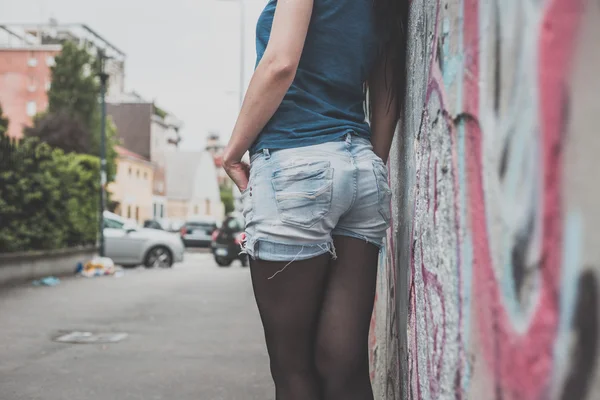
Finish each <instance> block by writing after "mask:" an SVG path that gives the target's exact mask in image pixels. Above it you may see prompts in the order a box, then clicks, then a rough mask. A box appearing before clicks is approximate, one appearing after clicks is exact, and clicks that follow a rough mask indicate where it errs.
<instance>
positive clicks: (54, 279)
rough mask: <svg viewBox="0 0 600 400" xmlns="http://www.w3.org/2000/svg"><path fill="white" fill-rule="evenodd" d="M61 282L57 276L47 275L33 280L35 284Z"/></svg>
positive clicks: (52, 284) (51, 284)
mask: <svg viewBox="0 0 600 400" xmlns="http://www.w3.org/2000/svg"><path fill="white" fill-rule="evenodd" d="M59 283H60V279H58V278H57V277H55V276H47V277H45V278H42V279H38V280H36V281H33V282H32V284H33V286H56V285H58V284H59Z"/></svg>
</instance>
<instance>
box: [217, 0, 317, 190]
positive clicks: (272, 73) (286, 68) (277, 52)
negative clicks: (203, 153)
mask: <svg viewBox="0 0 600 400" xmlns="http://www.w3.org/2000/svg"><path fill="white" fill-rule="evenodd" d="M312 8H313V0H279V1H278V3H277V8H276V10H275V16H274V18H273V27H272V28H271V36H270V39H269V43H268V45H267V48H266V50H265V54H264V55H263V57H262V59H261V61H260V63H259V64H258V66H257V67H256V70H255V71H254V75H252V79H251V80H250V85H249V86H248V91H247V92H246V96H245V98H244V102H243V104H242V109H241V111H240V115H239V117H238V119H237V122H236V124H235V127H234V128H233V134H232V135H231V139H230V140H229V144H228V145H227V148H226V149H225V154H224V157H223V162H224V166H225V170H226V171H227V173H228V174H229V176H230V177H231V179H233V181H234V182H235V184H236V185H237V186H238V187H239V188H240V189H241V190H243V189H245V188H246V186H247V185H248V166H247V165H244V164H243V163H242V162H241V161H240V160H241V159H242V157H243V155H244V154H245V153H246V151H248V149H249V148H250V146H251V145H252V143H254V141H255V140H256V137H257V136H258V134H259V133H260V131H261V130H262V129H263V128H264V126H265V125H266V124H267V122H269V120H270V119H271V117H272V116H273V114H275V111H277V108H278V107H279V105H280V104H281V101H282V100H283V97H284V96H285V94H286V92H287V91H288V89H289V88H290V85H291V84H292V82H293V81H294V77H295V76H296V71H297V69H298V64H299V62H300V57H301V55H302V50H303V48H304V42H305V40H306V34H307V32H308V26H309V24H310V17H311V15H312Z"/></svg>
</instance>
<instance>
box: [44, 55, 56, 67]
mask: <svg viewBox="0 0 600 400" xmlns="http://www.w3.org/2000/svg"><path fill="white" fill-rule="evenodd" d="M54 64H56V62H55V60H54V57H52V56H48V57H46V65H47V66H49V67H54Z"/></svg>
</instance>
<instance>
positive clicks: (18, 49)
mask: <svg viewBox="0 0 600 400" xmlns="http://www.w3.org/2000/svg"><path fill="white" fill-rule="evenodd" d="M66 40H70V41H73V42H76V43H79V44H81V45H84V44H85V45H87V46H88V47H89V49H90V51H91V52H92V53H94V52H95V51H96V50H97V49H103V50H104V52H105V53H106V55H107V56H108V57H110V59H109V60H108V61H107V63H106V70H107V72H108V74H109V76H110V78H109V87H108V94H109V95H116V94H118V93H121V92H123V91H124V79H125V53H123V52H122V51H120V50H119V49H117V48H116V47H115V46H113V45H112V44H110V43H109V42H108V41H106V40H105V39H104V38H102V37H101V36H100V35H98V34H97V33H96V32H94V31H93V30H91V29H90V28H89V27H87V26H86V25H80V24H77V25H59V24H57V23H55V22H52V23H50V24H47V25H44V24H41V25H31V26H29V25H0V104H1V105H2V109H3V112H4V114H5V115H6V116H7V117H8V118H9V120H10V122H9V127H8V135H9V136H11V137H16V138H21V137H22V136H23V128H25V127H27V126H31V124H32V122H33V117H34V116H35V115H36V114H38V113H40V112H43V111H45V110H46V109H47V107H48V96H47V92H48V89H50V86H51V85H52V82H51V70H50V69H51V67H52V66H53V65H54V60H55V57H56V56H57V55H58V54H59V53H60V51H61V48H62V46H61V43H63V42H64V41H66Z"/></svg>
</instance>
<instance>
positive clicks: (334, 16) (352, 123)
mask: <svg viewBox="0 0 600 400" xmlns="http://www.w3.org/2000/svg"><path fill="white" fill-rule="evenodd" d="M276 5H277V0H270V1H269V3H268V4H267V6H266V7H265V9H264V11H263V13H262V14H261V16H260V18H259V21H258V26H257V32H256V33H257V54H258V61H257V63H258V62H259V61H260V60H261V58H262V56H263V54H264V51H265V49H266V46H267V43H268V41H269V37H270V33H271V26H272V22H273V16H274V13H275V8H276ZM377 53H378V42H377V37H376V33H375V26H374V21H373V1H372V0H314V6H313V12H312V17H311V21H310V26H309V29H308V34H307V37H306V41H305V44H304V50H303V52H302V57H301V59H300V63H299V66H298V70H297V73H296V77H295V79H294V82H293V83H292V85H291V87H290V89H289V90H288V92H287V94H286V95H285V97H284V99H283V101H282V103H281V105H280V106H279V109H278V110H277V112H276V113H275V114H274V115H273V117H272V118H271V120H270V122H269V123H268V124H267V125H266V126H265V128H264V129H263V131H262V133H261V135H260V136H259V137H258V139H257V141H256V142H255V144H254V146H253V147H252V152H256V151H259V150H262V149H264V148H268V149H282V148H293V147H301V146H308V145H315V144H320V143H325V142H330V141H333V140H336V139H338V138H341V137H343V136H344V135H345V134H346V133H348V132H349V131H352V132H354V133H356V134H358V135H359V136H363V137H369V135H370V130H369V126H368V124H367V123H366V122H365V114H364V109H363V104H364V96H365V94H364V82H365V81H366V80H367V77H368V75H369V73H370V71H371V68H372V66H373V63H374V60H375V57H376V56H377Z"/></svg>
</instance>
